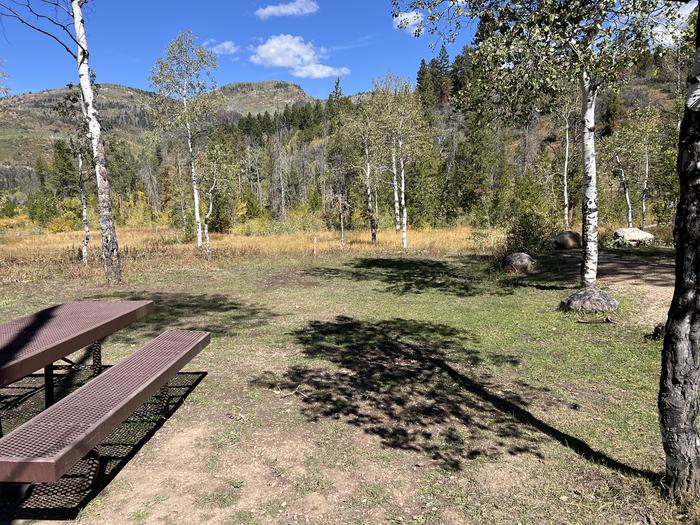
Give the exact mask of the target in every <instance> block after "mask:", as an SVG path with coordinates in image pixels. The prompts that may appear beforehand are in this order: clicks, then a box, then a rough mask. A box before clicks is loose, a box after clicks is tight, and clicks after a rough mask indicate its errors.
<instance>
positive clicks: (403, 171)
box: [399, 140, 408, 250]
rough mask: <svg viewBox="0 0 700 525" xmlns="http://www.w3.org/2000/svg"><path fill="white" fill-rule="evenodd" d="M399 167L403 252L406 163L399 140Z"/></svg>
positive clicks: (405, 244) (405, 230)
mask: <svg viewBox="0 0 700 525" xmlns="http://www.w3.org/2000/svg"><path fill="white" fill-rule="evenodd" d="M399 166H400V168H401V245H402V246H403V249H404V250H405V249H407V248H408V212H407V211H406V163H405V161H404V158H403V142H402V141H401V140H399Z"/></svg>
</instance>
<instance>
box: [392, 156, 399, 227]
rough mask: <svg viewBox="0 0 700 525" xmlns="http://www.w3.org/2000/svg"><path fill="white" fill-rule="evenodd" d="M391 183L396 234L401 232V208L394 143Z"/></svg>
mask: <svg viewBox="0 0 700 525" xmlns="http://www.w3.org/2000/svg"><path fill="white" fill-rule="evenodd" d="M391 183H392V186H393V187H394V227H395V228H396V233H399V232H400V231H401V218H400V214H401V207H400V205H399V183H398V174H397V170H396V143H395V142H394V143H393V144H392V146H391Z"/></svg>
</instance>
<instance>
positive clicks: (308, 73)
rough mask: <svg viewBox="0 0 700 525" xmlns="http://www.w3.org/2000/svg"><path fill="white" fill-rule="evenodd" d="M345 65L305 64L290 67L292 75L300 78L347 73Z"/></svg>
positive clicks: (340, 75)
mask: <svg viewBox="0 0 700 525" xmlns="http://www.w3.org/2000/svg"><path fill="white" fill-rule="evenodd" d="M349 74H350V70H349V69H348V68H347V67H333V66H327V65H325V64H307V65H305V66H300V67H296V68H294V69H292V75H294V76H295V77H300V78H328V77H342V76H345V75H349Z"/></svg>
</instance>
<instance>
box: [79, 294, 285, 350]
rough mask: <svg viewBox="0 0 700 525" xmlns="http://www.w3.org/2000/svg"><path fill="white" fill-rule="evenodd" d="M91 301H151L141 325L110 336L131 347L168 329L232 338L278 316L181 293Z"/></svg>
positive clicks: (219, 298)
mask: <svg viewBox="0 0 700 525" xmlns="http://www.w3.org/2000/svg"><path fill="white" fill-rule="evenodd" d="M90 299H122V300H151V301H153V302H154V303H155V305H156V307H155V311H154V312H153V313H152V314H150V315H149V316H147V317H145V318H144V319H142V320H141V321H138V322H136V323H133V324H131V325H129V329H128V330H120V331H119V332H117V333H115V334H113V335H112V336H110V340H112V341H115V342H119V343H127V344H131V343H134V342H136V341H137V340H138V339H139V338H143V337H148V338H152V337H156V336H158V335H159V334H160V333H162V332H163V331H164V330H167V329H180V330H204V331H206V332H210V333H211V334H212V335H226V336H235V335H236V334H237V330H238V331H240V330H242V329H246V328H255V327H258V326H262V325H264V324H266V323H267V322H268V321H269V320H270V319H272V318H273V317H276V316H277V315H279V314H274V313H273V312H271V311H270V310H268V309H266V308H264V307H261V306H256V305H252V304H247V303H243V302H240V301H235V300H232V299H231V298H230V297H228V296H226V295H221V294H193V293H184V292H117V293H110V294H106V295H98V296H92V297H90Z"/></svg>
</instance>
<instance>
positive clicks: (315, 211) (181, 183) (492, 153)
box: [0, 25, 692, 250]
mask: <svg viewBox="0 0 700 525" xmlns="http://www.w3.org/2000/svg"><path fill="white" fill-rule="evenodd" d="M690 27H692V25H690ZM181 36H182V35H181ZM691 40H692V35H691V34H690V32H688V34H687V35H684V39H683V40H682V41H679V42H678V43H676V44H675V47H667V48H656V49H653V50H652V49H649V50H648V52H646V53H644V54H642V55H641V56H640V57H639V60H638V62H637V63H636V64H635V65H634V67H631V68H629V69H628V70H627V71H626V72H625V77H626V79H633V78H634V79H643V81H644V82H643V84H642V85H643V86H645V89H642V90H640V89H637V90H628V89H625V86H624V83H622V84H620V85H618V86H615V87H614V88H612V89H609V90H607V91H605V92H604V93H603V95H602V97H601V104H600V109H599V113H600V114H599V121H600V124H599V130H600V131H599V133H598V134H597V139H598V141H599V147H600V151H599V155H598V159H599V173H600V186H601V188H600V190H601V191H600V201H601V202H600V210H601V221H602V223H603V224H609V225H627V224H628V223H629V225H635V226H641V227H642V228H644V227H648V226H649V225H651V224H670V223H671V221H672V220H673V212H674V210H675V204H676V201H677V198H678V190H677V184H676V182H675V180H676V179H675V166H674V159H675V153H676V146H677V140H678V120H679V114H680V111H681V108H682V90H683V85H682V82H681V81H679V79H680V78H684V76H685V73H684V71H686V70H687V67H688V63H687V59H685V55H684V54H682V53H679V50H678V49H677V48H678V47H681V46H684V45H685V46H688V45H689V44H688V42H689V41H691ZM185 44H186V45H187V46H190V47H192V49H189V50H182V49H181V50H180V51H181V52H190V53H193V52H194V51H196V46H195V45H194V43H193V41H192V39H191V38H190V39H189V40H188V41H187V42H185ZM200 50H201V48H200ZM199 52H202V53H206V50H201V51H199ZM472 53H473V50H472V48H470V47H465V48H464V49H463V51H462V52H461V53H459V54H457V56H455V57H454V59H452V60H451V59H450V57H449V55H448V53H447V50H446V49H445V47H444V46H443V47H441V49H440V51H439V53H437V56H436V57H435V58H433V59H432V60H430V61H425V60H423V61H421V63H420V65H419V67H418V71H417V75H416V79H415V84H414V83H413V82H412V81H410V80H408V79H402V78H398V77H395V76H393V75H387V76H385V77H383V78H381V79H378V80H376V81H375V83H374V88H373V90H372V91H370V92H368V93H362V94H359V95H355V96H352V97H348V96H346V94H344V93H343V90H342V86H341V83H340V80H338V81H337V82H336V86H335V89H334V90H333V92H332V93H330V95H329V97H328V99H327V100H325V101H321V100H317V101H315V102H312V103H307V104H295V105H293V106H287V107H285V108H284V110H283V111H279V112H275V113H274V114H270V113H269V112H265V113H262V114H258V115H251V114H248V115H246V116H243V117H242V118H240V119H239V120H237V122H230V121H227V119H222V118H220V117H219V116H218V115H217V114H216V113H215V112H214V111H213V110H211V109H210V110H207V109H206V108H205V109H204V110H203V111H202V113H201V114H200V115H198V119H197V122H196V128H197V129H194V130H192V131H193V133H192V137H191V138H192V158H193V159H194V164H195V166H196V173H197V179H198V181H197V182H198V183H199V186H201V188H202V193H203V195H202V197H201V199H200V202H199V206H198V208H199V210H198V211H200V217H202V218H203V217H205V216H206V215H207V212H208V211H209V210H208V208H209V207H211V212H210V214H209V217H208V220H207V222H208V225H207V226H208V229H209V231H213V232H231V231H233V232H238V233H270V232H279V231H297V230H313V229H325V228H328V229H336V230H338V231H339V235H342V231H344V229H346V228H367V229H368V238H370V239H372V238H376V235H377V234H378V232H379V231H381V230H395V231H397V232H402V231H403V232H405V231H406V230H407V229H408V228H409V227H411V228H420V227H439V226H445V225H453V224H457V223H459V224H463V223H467V224H472V225H477V226H485V227H501V228H509V229H510V230H511V231H512V232H514V233H515V234H517V235H515V238H514V243H515V244H514V246H513V248H514V249H516V248H517V249H524V250H527V249H536V248H537V246H536V245H537V244H538V243H539V242H541V241H542V240H543V239H546V238H548V237H550V236H551V235H552V234H554V233H555V232H556V231H557V230H560V229H564V228H570V227H572V225H573V224H575V223H580V204H581V184H580V173H581V168H580V166H581V154H580V152H581V147H580V140H581V129H580V119H579V118H578V117H577V112H578V108H579V106H580V104H581V101H580V100H578V97H576V96H572V95H571V92H572V91H567V92H565V93H566V96H564V97H562V98H561V100H560V103H559V104H556V105H555V106H554V105H553V106H552V108H548V109H546V110H543V111H533V112H532V113H531V114H530V115H528V116H527V117H528V118H527V119H523V120H522V122H516V123H513V122H512V121H509V120H506V119H503V118H501V116H500V115H499V114H498V112H497V111H494V110H492V108H489V107H488V104H483V103H480V104H479V105H478V106H477V105H474V104H470V103H468V101H469V100H470V98H472V97H471V93H470V92H469V89H470V86H471V84H472V80H473V78H474V76H475V75H477V74H478V72H475V70H474V65H473V63H472V59H471V55H472ZM680 55H682V56H684V59H685V62H682V61H681V62H679V60H677V59H676V57H678V56H680ZM171 58H172V57H171ZM207 61H208V63H207V65H206V67H205V68H202V72H201V73H203V74H204V73H211V72H212V71H213V69H214V68H215V67H216V66H215V58H214V57H207ZM98 96H99V95H98ZM197 96H198V97H200V98H202V99H206V98H207V97H209V98H211V97H215V96H216V89H215V86H214V85H213V84H211V85H209V86H207V88H206V89H205V90H203V91H202V92H200V93H198V94H197ZM209 107H210V108H211V104H210V105H209ZM554 107H556V109H553V108H554ZM161 109H162V108H153V111H161ZM178 131H179V130H177V129H167V130H166V129H163V128H157V127H154V129H153V131H152V132H151V133H149V135H148V140H146V141H145V143H143V144H139V145H134V144H133V143H130V142H127V141H125V140H122V139H116V138H113V137H110V140H108V141H107V142H106V158H107V165H108V167H109V169H110V172H111V176H110V178H111V182H112V194H113V206H114V216H115V219H116V221H117V223H118V224H122V225H128V226H151V225H155V224H160V225H169V226H172V227H175V228H179V229H181V230H182V232H183V235H184V236H186V237H187V238H194V237H195V236H196V233H197V232H196V229H197V226H196V219H195V215H194V213H192V209H193V193H192V189H191V175H190V167H189V161H190V154H189V152H188V150H187V146H186V145H185V143H186V142H187V138H186V136H185V134H184V133H179V132H178ZM33 168H34V172H35V175H36V177H37V178H38V180H39V187H38V188H37V189H35V190H33V191H31V192H29V194H28V195H27V194H24V193H23V192H8V191H5V192H3V193H2V196H0V214H1V215H2V216H14V215H17V214H22V213H26V214H28V215H29V217H30V218H31V220H32V221H33V222H35V223H36V224H37V225H39V226H42V227H47V228H49V229H50V230H51V231H62V230H68V229H74V228H77V227H79V226H80V223H81V206H80V198H79V189H78V186H79V184H78V182H79V181H78V168H77V156H76V152H75V148H74V147H71V144H70V138H69V137H66V138H65V139H58V140H56V141H55V143H54V144H53V149H52V152H51V154H50V155H49V156H48V158H47V157H45V156H40V157H38V158H37V159H36V162H35V165H34V167H33ZM93 179H94V177H91V176H88V177H86V180H87V181H88V182H87V184H88V191H87V192H86V193H87V195H89V199H88V201H89V208H90V209H93V208H94V207H95V202H94V201H95V198H94V197H93V195H95V192H94V191H92V190H91V189H90V185H91V184H94V183H93V182H92V181H93ZM215 180H216V182H215V184H214V187H213V189H212V183H213V182H214V181H215ZM210 189H211V192H210V191H209V190H210ZM208 193H211V195H210V197H211V202H208V198H209V195H208ZM210 204H211V206H210ZM90 216H91V217H94V216H95V213H94V212H92V211H90ZM404 216H405V217H404ZM200 222H203V219H202V220H200Z"/></svg>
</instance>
